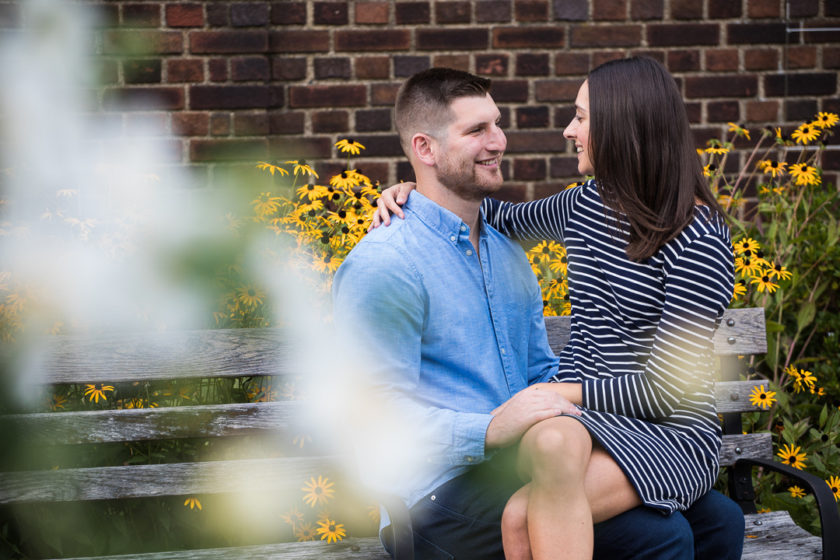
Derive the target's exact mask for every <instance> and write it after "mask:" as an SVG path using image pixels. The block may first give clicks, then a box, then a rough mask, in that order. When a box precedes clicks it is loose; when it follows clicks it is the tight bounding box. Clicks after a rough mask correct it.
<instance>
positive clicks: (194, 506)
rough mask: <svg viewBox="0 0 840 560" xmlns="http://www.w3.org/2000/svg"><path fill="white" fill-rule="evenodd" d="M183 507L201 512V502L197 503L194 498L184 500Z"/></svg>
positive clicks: (196, 499)
mask: <svg viewBox="0 0 840 560" xmlns="http://www.w3.org/2000/svg"><path fill="white" fill-rule="evenodd" d="M184 506H186V507H188V508H190V509H197V510H199V511H201V502H199V501H198V498H196V497H195V496H190V497H189V498H187V499H186V500H184Z"/></svg>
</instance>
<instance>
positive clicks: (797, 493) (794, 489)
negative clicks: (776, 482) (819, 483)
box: [788, 485, 805, 498]
mask: <svg viewBox="0 0 840 560" xmlns="http://www.w3.org/2000/svg"><path fill="white" fill-rule="evenodd" d="M788 491H789V492H790V495H791V496H793V497H794V498H801V497H803V496H804V495H805V490H803V489H802V488H800V487H799V486H796V485H794V486H791V487H790V488H788Z"/></svg>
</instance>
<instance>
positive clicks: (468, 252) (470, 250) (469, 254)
mask: <svg viewBox="0 0 840 560" xmlns="http://www.w3.org/2000/svg"><path fill="white" fill-rule="evenodd" d="M467 256H468V257H470V256H472V249H467Z"/></svg>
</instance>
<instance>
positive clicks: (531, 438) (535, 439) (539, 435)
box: [520, 417, 592, 478]
mask: <svg viewBox="0 0 840 560" xmlns="http://www.w3.org/2000/svg"><path fill="white" fill-rule="evenodd" d="M520 450H521V452H524V453H526V455H527V461H528V463H529V464H530V466H531V469H530V470H531V471H532V474H536V473H537V472H539V471H541V470H545V471H546V473H548V474H553V475H555V476H557V477H562V478H565V477H568V476H574V475H575V474H577V475H581V476H582V475H583V473H584V472H585V470H586V465H587V463H588V461H589V455H590V453H591V451H592V439H591V437H590V436H589V432H588V431H587V430H586V428H585V427H583V425H582V424H581V423H580V422H578V421H577V420H573V419H571V418H564V417H557V418H551V419H549V420H545V421H543V422H540V423H538V424H536V425H534V426H533V427H531V429H530V430H528V432H526V434H525V435H524V436H523V438H522V444H521V448H520Z"/></svg>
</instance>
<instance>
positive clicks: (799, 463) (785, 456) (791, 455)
mask: <svg viewBox="0 0 840 560" xmlns="http://www.w3.org/2000/svg"><path fill="white" fill-rule="evenodd" d="M776 455H777V456H778V457H779V458H780V459H781V460H782V462H783V463H785V464H786V465H790V466H791V467H793V468H795V469H800V470H801V469H804V468H805V461H806V457H807V455H806V454H805V452H804V451H802V448H800V447H799V446H798V445H797V446H795V447H794V446H793V445H789V444H787V443H786V444H785V445H784V447H783V448H782V449H780V450H779V452H778V453H776Z"/></svg>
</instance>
